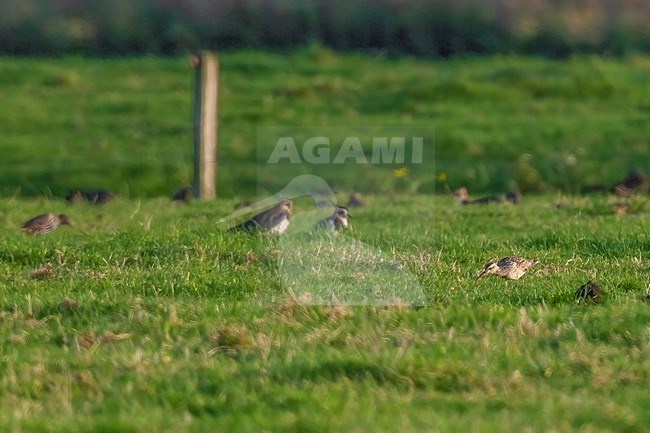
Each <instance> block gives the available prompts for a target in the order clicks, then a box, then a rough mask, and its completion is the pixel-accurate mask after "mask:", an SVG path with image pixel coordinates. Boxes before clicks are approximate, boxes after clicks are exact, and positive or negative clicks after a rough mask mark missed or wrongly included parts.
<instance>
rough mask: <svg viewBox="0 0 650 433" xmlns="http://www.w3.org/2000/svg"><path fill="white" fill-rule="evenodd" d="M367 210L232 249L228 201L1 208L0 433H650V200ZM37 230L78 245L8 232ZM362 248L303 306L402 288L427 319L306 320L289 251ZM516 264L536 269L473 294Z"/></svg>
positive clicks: (407, 314) (417, 199)
mask: <svg viewBox="0 0 650 433" xmlns="http://www.w3.org/2000/svg"><path fill="white" fill-rule="evenodd" d="M371 198H372V200H371V201H372V203H371V205H370V206H368V207H366V208H362V209H354V212H353V215H354V220H353V224H354V225H353V228H352V230H351V231H349V232H348V233H346V234H344V235H342V236H339V237H337V238H336V240H332V239H330V238H329V237H321V236H315V237H312V236H308V235H305V234H300V233H296V234H287V235H286V236H283V237H281V238H279V239H278V238H273V237H260V236H246V235H242V234H233V233H227V232H225V228H227V227H220V226H217V225H216V224H215V221H217V220H218V219H219V218H220V217H223V216H226V215H228V214H229V213H230V212H231V211H232V206H233V203H232V202H230V201H227V200H222V201H219V202H217V203H198V202H195V203H191V204H189V205H180V206H176V205H174V206H170V205H169V203H168V201H167V200H165V199H147V200H143V201H136V200H124V199H118V200H116V201H115V202H112V203H109V204H107V205H104V206H101V207H92V206H89V205H78V206H66V205H65V204H64V203H62V202H61V201H57V200H48V199H46V200H24V199H20V200H8V199H5V200H3V201H0V221H1V225H0V230H1V231H2V232H3V236H2V238H1V239H0V338H1V339H2V341H3V344H2V345H0V378H1V379H0V430H3V431H4V430H7V431H30V432H45V431H81V432H84V431H88V432H90V431H92V432H113V431H115V432H118V431H119V432H124V431H134V432H135V431H151V432H163V431H170V432H171V431H206V432H208V431H283V432H287V431H289V432H292V431H295V432H309V431H314V432H315V431H346V432H354V431H359V432H362V431H364V432H365V431H396V430H402V431H409V432H410V431H431V432H434V431H482V432H492V431H493V432H497V431H498V432H520V431H539V432H542V431H555V432H572V431H584V432H644V431H645V432H647V431H648V426H649V425H650V415H649V413H648V410H647V403H648V401H649V399H650V391H649V388H648V383H649V381H650V361H649V360H650V345H649V341H650V340H649V331H650V329H649V328H648V323H650V310H649V307H650V305H649V304H648V302H646V301H645V300H644V297H645V294H646V291H647V290H648V288H649V287H650V267H648V263H649V262H650V241H649V239H650V237H649V236H648V235H649V233H648V227H650V225H649V224H648V223H649V222H650V217H649V215H650V214H649V212H650V201H649V200H648V198H647V197H634V198H631V199H626V200H623V199H612V198H608V197H599V196H594V197H589V198H571V197H564V196H557V197H551V196H545V197H534V198H526V199H525V201H524V203H523V204H522V205H520V206H510V205H503V206H498V205H489V206H477V207H461V206H456V205H455V204H453V203H452V201H451V199H450V198H446V197H435V198H434V197H431V196H424V195H405V196H401V197H397V198H387V197H384V196H375V197H371ZM298 204H299V207H298V214H300V213H301V212H302V211H307V210H310V209H309V208H308V207H307V206H306V205H303V204H301V203H298ZM556 204H559V206H556ZM614 206H621V207H623V208H624V209H625V210H627V211H628V212H627V213H625V214H622V215H615V214H614V210H613V207H614ZM44 211H56V212H66V213H67V214H69V215H70V217H71V219H72V220H73V221H74V223H75V226H74V227H62V228H60V229H58V230H56V231H55V232H53V233H51V234H49V235H46V236H41V237H31V236H28V235H24V234H22V233H20V232H18V231H17V227H18V226H19V225H20V223H21V222H22V221H23V220H25V219H27V218H28V217H30V216H33V215H35V214H37V213H40V212H44ZM619 213H620V212H619ZM354 242H356V243H357V244H354V245H362V246H363V248H358V249H357V250H355V251H356V255H354V254H352V253H349V254H347V255H345V256H344V257H343V258H341V260H340V261H339V262H338V263H337V265H338V266H335V267H332V268H331V269H329V270H327V269H325V270H323V269H318V268H309V267H307V268H305V269H304V270H303V272H305V273H306V274H307V275H304V276H303V277H305V278H303V279H302V280H301V283H300V284H301V286H300V287H291V291H292V292H293V293H294V296H296V297H298V296H302V295H306V293H307V292H309V293H310V294H313V295H316V294H317V293H318V290H323V289H324V287H325V286H324V284H325V283H324V281H325V280H326V279H328V278H329V279H330V280H332V281H344V282H345V281H348V282H349V281H350V278H352V279H354V281H356V285H357V286H358V287H359V289H360V290H361V289H363V288H365V287H366V286H368V285H370V286H372V287H378V286H379V287H380V288H381V285H382V284H383V285H384V286H383V287H386V288H388V287H390V286H392V285H394V284H397V282H398V280H400V279H401V280H405V281H409V282H410V283H412V284H417V285H418V287H419V288H420V290H421V294H422V296H423V297H424V304H425V306H424V307H422V308H419V307H418V308H413V307H410V306H409V305H403V304H402V305H393V306H386V305H363V306H359V305H341V306H331V305H320V306H309V305H298V304H296V301H295V298H293V297H292V296H290V295H289V294H288V292H289V290H290V288H289V287H288V286H287V284H286V281H287V275H289V277H291V276H292V275H293V276H295V274H291V273H288V271H287V269H290V267H289V268H288V267H287V266H288V265H291V264H296V263H297V261H299V260H301V259H304V257H303V256H301V255H300V253H299V252H300V251H305V250H308V248H310V247H313V246H319V247H321V250H322V251H325V253H327V251H328V250H327V248H328V246H330V245H332V244H333V243H334V244H337V243H338V244H340V245H349V244H351V243H354ZM297 247H300V248H301V249H300V250H299V251H298V252H297V251H296V250H295V248H297ZM249 252H251V253H252V256H251V255H250V254H248V259H247V253H249ZM511 254H512V255H514V254H517V255H522V256H526V257H530V258H538V259H540V260H541V264H540V265H538V266H537V267H535V268H533V270H531V271H530V272H529V273H528V274H527V275H526V276H524V277H523V278H522V279H521V280H519V281H514V282H510V283H508V285H507V286H506V285H505V284H504V282H503V281H502V280H501V279H497V278H494V277H488V278H485V279H481V280H478V281H474V280H473V276H474V275H475V274H476V272H477V271H479V270H480V269H481V268H482V267H483V265H484V264H485V262H486V261H488V260H490V259H493V258H495V257H500V256H504V255H511ZM325 257H326V260H331V257H330V256H329V255H325ZM251 258H252V260H250V259H251ZM377 258H380V259H381V260H379V259H377ZM47 263H49V264H50V265H51V268H50V269H48V270H44V271H42V272H40V273H36V274H35V273H34V271H35V270H37V269H42V268H43V267H44V266H45V265H46V264H47ZM304 263H308V262H304ZM381 263H385V264H386V266H385V267H381V266H380V265H381ZM346 265H347V266H346ZM375 266H376V267H375ZM46 269H47V268H46ZM391 269H392V271H393V274H394V275H393V277H395V276H399V278H398V279H395V278H393V279H392V280H391V275H389V274H390V272H389V271H390V270H391ZM588 279H593V280H595V281H597V282H598V283H599V284H600V285H601V286H602V287H603V290H604V292H605V295H604V297H603V300H602V301H601V302H600V303H599V304H577V303H576V302H575V301H574V299H573V294H574V292H575V290H576V289H577V288H578V287H579V286H580V285H581V284H583V283H584V282H586V281H587V280H588ZM333 287H335V286H333ZM379 299H380V300H382V299H384V298H381V297H380V298H379ZM370 304H372V302H371V303H370ZM378 304H381V302H378Z"/></svg>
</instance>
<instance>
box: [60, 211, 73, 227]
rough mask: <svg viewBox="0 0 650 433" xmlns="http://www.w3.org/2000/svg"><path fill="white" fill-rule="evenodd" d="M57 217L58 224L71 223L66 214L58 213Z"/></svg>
mask: <svg viewBox="0 0 650 433" xmlns="http://www.w3.org/2000/svg"><path fill="white" fill-rule="evenodd" d="M58 217H59V224H61V225H71V224H72V223H71V222H70V219H69V218H68V216H67V215H64V214H59V215H58Z"/></svg>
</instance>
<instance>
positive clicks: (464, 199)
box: [454, 187, 502, 205]
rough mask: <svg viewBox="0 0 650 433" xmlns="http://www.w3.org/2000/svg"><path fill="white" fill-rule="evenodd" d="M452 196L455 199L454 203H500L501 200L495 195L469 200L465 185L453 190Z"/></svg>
mask: <svg viewBox="0 0 650 433" xmlns="http://www.w3.org/2000/svg"><path fill="white" fill-rule="evenodd" d="M454 198H455V199H456V203H458V204H462V205H469V204H489V203H500V202H501V201H502V199H501V197H496V196H487V197H481V198H478V199H476V200H470V199H469V194H468V192H467V188H465V187H462V188H458V189H457V190H456V191H454Z"/></svg>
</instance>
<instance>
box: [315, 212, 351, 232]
mask: <svg viewBox="0 0 650 433" xmlns="http://www.w3.org/2000/svg"><path fill="white" fill-rule="evenodd" d="M348 218H352V215H350V213H349V212H348V208H346V207H344V206H336V209H335V210H334V213H333V214H332V215H330V216H328V217H327V218H323V219H322V220H320V221H319V222H318V223H317V224H316V228H317V229H321V230H328V231H330V232H332V233H337V232H339V231H340V230H345V229H347V228H348V226H349V221H348Z"/></svg>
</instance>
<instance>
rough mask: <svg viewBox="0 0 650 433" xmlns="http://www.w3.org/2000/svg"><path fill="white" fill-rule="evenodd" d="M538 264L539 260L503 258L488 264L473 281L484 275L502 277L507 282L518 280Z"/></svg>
mask: <svg viewBox="0 0 650 433" xmlns="http://www.w3.org/2000/svg"><path fill="white" fill-rule="evenodd" d="M538 263H539V260H530V259H524V258H522V257H504V258H502V259H500V260H499V261H496V262H488V263H487V264H486V265H485V268H484V269H483V271H482V272H481V273H480V274H478V275H477V276H476V277H475V278H474V279H475V280H478V279H479V278H481V277H482V276H483V275H485V274H492V275H496V276H498V277H503V278H505V279H506V281H507V280H518V279H519V278H521V277H523V276H524V274H525V273H526V272H528V270H529V269H530V268H532V267H533V266H535V265H536V264H538Z"/></svg>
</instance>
